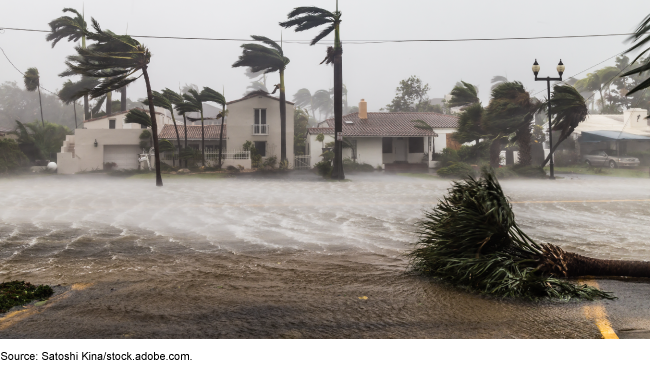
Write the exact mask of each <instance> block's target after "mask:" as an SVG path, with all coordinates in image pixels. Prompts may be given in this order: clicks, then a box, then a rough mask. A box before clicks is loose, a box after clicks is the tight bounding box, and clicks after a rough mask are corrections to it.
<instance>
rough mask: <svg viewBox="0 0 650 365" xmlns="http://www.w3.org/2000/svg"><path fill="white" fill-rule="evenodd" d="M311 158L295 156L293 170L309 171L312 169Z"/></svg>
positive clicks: (308, 156)
mask: <svg viewBox="0 0 650 365" xmlns="http://www.w3.org/2000/svg"><path fill="white" fill-rule="evenodd" d="M310 162H311V156H310V155H300V156H294V158H293V168H294V169H295V170H309V169H310V168H311V163H310Z"/></svg>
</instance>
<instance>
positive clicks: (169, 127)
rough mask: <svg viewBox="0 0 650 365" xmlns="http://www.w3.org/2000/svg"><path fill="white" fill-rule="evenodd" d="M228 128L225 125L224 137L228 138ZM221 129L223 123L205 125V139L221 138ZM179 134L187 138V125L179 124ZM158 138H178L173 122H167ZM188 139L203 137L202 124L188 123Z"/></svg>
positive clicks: (182, 137)
mask: <svg viewBox="0 0 650 365" xmlns="http://www.w3.org/2000/svg"><path fill="white" fill-rule="evenodd" d="M226 128H228V126H227V125H224V126H223V138H226V136H227V133H226ZM220 131H221V125H206V126H205V139H219V132H220ZM178 134H179V135H180V137H181V139H185V127H184V126H183V125H182V124H180V125H179V126H178ZM158 138H166V139H169V140H172V139H173V140H176V130H175V129H174V125H173V124H166V125H165V126H164V127H163V129H162V130H161V131H160V133H158ZM187 139H199V140H200V139H201V126H200V125H188V126H187Z"/></svg>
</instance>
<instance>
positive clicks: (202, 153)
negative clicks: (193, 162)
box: [201, 105, 205, 167]
mask: <svg viewBox="0 0 650 365" xmlns="http://www.w3.org/2000/svg"><path fill="white" fill-rule="evenodd" d="M201 166H202V167H205V126H204V125H203V105H201Z"/></svg>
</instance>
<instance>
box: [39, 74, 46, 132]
mask: <svg viewBox="0 0 650 365" xmlns="http://www.w3.org/2000/svg"><path fill="white" fill-rule="evenodd" d="M38 83H39V85H38V105H40V107H41V124H42V125H43V128H45V119H44V118H43V102H42V101H41V85H40V83H41V80H38Z"/></svg>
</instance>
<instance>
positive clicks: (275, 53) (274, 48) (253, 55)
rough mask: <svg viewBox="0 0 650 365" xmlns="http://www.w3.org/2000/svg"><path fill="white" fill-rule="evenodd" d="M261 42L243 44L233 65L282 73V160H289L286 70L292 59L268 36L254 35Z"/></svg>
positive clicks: (255, 70)
mask: <svg viewBox="0 0 650 365" xmlns="http://www.w3.org/2000/svg"><path fill="white" fill-rule="evenodd" d="M251 38H253V39H254V40H256V41H259V42H262V43H264V44H266V45H268V46H269V47H265V46H263V45H261V44H256V43H247V44H242V45H241V47H242V48H243V49H244V50H243V52H242V54H241V56H239V59H238V60H237V62H235V63H233V64H232V67H248V68H250V70H251V71H252V72H264V73H265V74H267V73H271V72H278V73H280V161H286V160H287V103H286V96H285V87H284V71H285V70H286V68H287V65H288V64H289V62H290V60H289V59H288V58H287V57H285V56H284V52H283V51H282V46H280V45H278V44H277V43H276V42H274V41H272V40H270V39H269V38H266V37H261V36H256V35H252V36H251Z"/></svg>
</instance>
